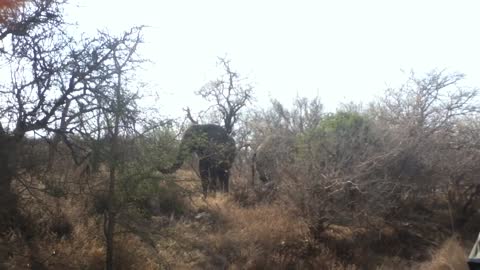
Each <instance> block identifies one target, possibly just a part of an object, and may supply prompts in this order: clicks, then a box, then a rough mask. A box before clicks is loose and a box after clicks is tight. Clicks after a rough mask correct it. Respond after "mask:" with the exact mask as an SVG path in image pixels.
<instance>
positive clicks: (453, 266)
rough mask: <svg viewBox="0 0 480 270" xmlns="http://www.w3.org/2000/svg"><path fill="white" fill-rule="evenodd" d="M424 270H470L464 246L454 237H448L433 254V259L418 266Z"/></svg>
mask: <svg viewBox="0 0 480 270" xmlns="http://www.w3.org/2000/svg"><path fill="white" fill-rule="evenodd" d="M417 269H419V270H420V269H422V270H468V265H467V256H466V251H465V249H464V247H463V246H462V245H461V243H460V242H459V241H458V240H457V239H456V238H454V237H451V238H449V239H447V240H446V241H445V242H444V243H443V244H442V246H441V247H440V248H438V249H437V250H435V251H434V252H433V254H432V259H431V260H430V261H428V262H424V263H422V264H420V265H419V266H418V268H417Z"/></svg>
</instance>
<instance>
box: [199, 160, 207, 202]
mask: <svg viewBox="0 0 480 270" xmlns="http://www.w3.org/2000/svg"><path fill="white" fill-rule="evenodd" d="M198 167H199V170H200V179H201V181H202V191H203V196H204V197H207V192H208V185H209V179H210V170H209V166H208V162H207V161H205V160H202V159H201V160H200V161H199V164H198Z"/></svg>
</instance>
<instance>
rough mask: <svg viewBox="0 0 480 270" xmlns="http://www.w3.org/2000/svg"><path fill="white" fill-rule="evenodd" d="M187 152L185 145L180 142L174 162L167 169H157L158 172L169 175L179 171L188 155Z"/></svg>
mask: <svg viewBox="0 0 480 270" xmlns="http://www.w3.org/2000/svg"><path fill="white" fill-rule="evenodd" d="M187 150H188V149H186V146H185V143H184V142H183V140H182V143H181V144H180V149H179V151H178V153H177V157H176V159H175V162H174V163H173V164H172V165H171V166H170V167H167V168H164V167H159V168H158V170H159V171H160V172H161V173H165V174H171V173H174V172H176V171H177V170H178V169H180V167H182V164H183V161H184V160H185V157H186V155H187V154H188V151H187Z"/></svg>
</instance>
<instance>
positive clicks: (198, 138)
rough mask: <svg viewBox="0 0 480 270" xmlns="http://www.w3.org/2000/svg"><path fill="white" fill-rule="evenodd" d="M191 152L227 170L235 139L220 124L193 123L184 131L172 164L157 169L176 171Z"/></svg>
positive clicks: (233, 153) (231, 158)
mask: <svg viewBox="0 0 480 270" xmlns="http://www.w3.org/2000/svg"><path fill="white" fill-rule="evenodd" d="M192 153H196V154H197V155H198V157H199V159H204V160H208V161H209V162H211V163H212V164H213V165H215V166H218V167H222V168H225V169H226V170H228V169H230V167H231V164H232V163H233V160H234V158H235V141H234V139H233V138H232V137H231V136H230V135H228V133H227V132H226V130H225V129H224V128H223V127H221V126H218V125H211V124H209V125H193V126H191V127H189V128H188V129H187V130H186V131H185V134H184V135H183V138H182V140H181V142H180V147H179V150H178V153H177V155H176V159H175V161H174V163H173V164H172V166H170V167H167V168H164V167H160V168H159V171H160V172H162V173H173V172H175V171H177V170H178V169H179V168H180V167H181V166H182V164H183V162H184V160H185V159H186V158H187V157H188V156H190V155H191V154H192Z"/></svg>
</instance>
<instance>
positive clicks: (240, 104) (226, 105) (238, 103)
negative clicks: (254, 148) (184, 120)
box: [186, 58, 253, 134]
mask: <svg viewBox="0 0 480 270" xmlns="http://www.w3.org/2000/svg"><path fill="white" fill-rule="evenodd" d="M219 65H221V66H222V68H223V70H224V71H225V74H223V75H222V76H221V77H220V78H218V79H216V80H214V81H211V82H209V83H207V84H206V85H205V86H203V87H202V88H201V89H200V90H199V91H198V92H196V93H197V94H198V95H200V96H201V97H203V98H204V99H205V100H207V101H209V102H212V103H214V104H213V105H212V107H214V108H216V110H215V112H216V113H218V114H219V117H218V118H219V119H220V121H222V122H223V126H224V127H225V129H226V130H227V132H228V133H229V134H231V133H232V132H233V130H234V127H235V124H236V123H237V122H238V121H239V119H240V116H241V112H240V111H241V110H242V108H244V107H245V106H246V105H247V104H248V102H250V101H251V100H252V99H253V96H252V94H253V87H252V86H251V85H249V84H244V83H243V80H244V79H243V78H242V77H241V76H240V75H239V74H238V73H237V72H235V71H233V70H232V68H231V66H230V60H228V59H226V58H219ZM186 112H187V117H188V118H189V120H190V121H191V122H193V123H197V122H198V121H197V120H195V119H193V117H192V115H191V112H190V109H189V108H187V109H186Z"/></svg>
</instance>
